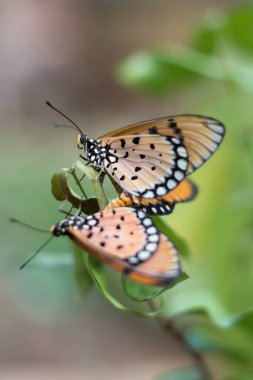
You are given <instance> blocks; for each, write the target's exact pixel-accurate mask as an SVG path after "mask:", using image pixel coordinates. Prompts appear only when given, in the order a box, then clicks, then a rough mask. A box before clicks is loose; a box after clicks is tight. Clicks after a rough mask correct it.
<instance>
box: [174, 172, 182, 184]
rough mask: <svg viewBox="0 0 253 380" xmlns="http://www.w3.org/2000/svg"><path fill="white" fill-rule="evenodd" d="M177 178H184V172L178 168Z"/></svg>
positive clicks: (179, 179)
mask: <svg viewBox="0 0 253 380" xmlns="http://www.w3.org/2000/svg"><path fill="white" fill-rule="evenodd" d="M174 175H175V178H176V179H177V180H178V181H181V180H182V179H183V178H184V173H183V172H181V171H180V170H177V171H175V174H174Z"/></svg>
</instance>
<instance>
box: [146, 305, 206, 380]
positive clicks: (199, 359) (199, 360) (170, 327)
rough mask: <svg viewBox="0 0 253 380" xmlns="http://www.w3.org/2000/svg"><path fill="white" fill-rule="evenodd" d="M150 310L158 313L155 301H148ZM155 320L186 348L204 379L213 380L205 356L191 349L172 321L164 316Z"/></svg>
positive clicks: (156, 317) (158, 316)
mask: <svg viewBox="0 0 253 380" xmlns="http://www.w3.org/2000/svg"><path fill="white" fill-rule="evenodd" d="M147 303H148V305H149V308H150V310H151V311H156V310H157V307H156V303H155V301H154V299H152V300H149V301H147ZM155 319H156V321H157V323H158V325H159V326H160V327H161V328H162V329H163V330H166V331H167V332H168V333H170V334H171V335H173V336H174V338H175V339H176V340H177V341H178V342H179V344H180V346H183V347H184V350H185V351H187V353H188V354H189V355H190V356H191V357H192V359H193V361H194V363H195V364H196V366H197V367H198V368H199V369H200V371H201V372H202V374H203V379H204V380H213V376H212V374H211V373H210V371H209V369H208V367H207V364H206V362H205V360H204V358H203V356H202V355H201V354H200V353H199V352H197V351H195V350H193V349H191V348H190V347H189V345H188V344H187V342H186V340H185V337H184V334H183V333H182V332H180V331H179V329H177V328H176V326H175V325H174V324H173V322H172V320H171V319H167V318H165V317H164V316H163V315H161V314H158V315H156V316H155Z"/></svg>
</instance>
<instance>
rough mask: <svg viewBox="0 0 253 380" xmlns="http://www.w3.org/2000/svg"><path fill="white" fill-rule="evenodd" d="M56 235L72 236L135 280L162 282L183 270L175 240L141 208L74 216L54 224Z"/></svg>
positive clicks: (156, 283)
mask: <svg viewBox="0 0 253 380" xmlns="http://www.w3.org/2000/svg"><path fill="white" fill-rule="evenodd" d="M51 232H52V234H53V235H54V236H62V235H67V236H69V237H70V238H71V239H72V240H73V241H74V242H75V243H76V244H77V245H78V246H80V247H81V248H82V249H84V250H86V251H87V252H88V253H90V254H92V255H94V256H95V257H97V258H98V259H99V260H101V261H103V262H105V263H106V264H109V265H110V266H111V267H113V268H115V269H116V270H118V271H120V272H122V273H124V274H125V275H126V276H128V277H129V278H130V279H132V280H133V281H137V282H140V283H142V284H147V285H156V286H163V285H165V284H168V283H170V282H172V281H174V280H175V279H176V278H177V277H178V276H179V275H180V273H181V266H180V262H179V256H178V252H177V250H176V248H175V247H174V245H173V244H172V242H171V241H170V240H169V239H168V238H167V237H166V236H165V235H163V234H161V233H160V232H159V231H158V230H157V228H156V227H155V225H154V223H153V221H152V220H151V218H150V217H149V216H147V215H146V214H145V213H144V212H143V211H142V210H138V209H135V208H129V207H120V208H114V209H108V210H104V211H101V212H98V213H96V214H93V215H90V216H87V217H85V218H84V217H83V216H80V215H79V216H72V217H70V218H68V219H64V220H63V221H61V222H59V223H57V224H55V225H54V226H52V228H51Z"/></svg>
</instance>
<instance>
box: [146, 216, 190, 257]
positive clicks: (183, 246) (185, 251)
mask: <svg viewBox="0 0 253 380" xmlns="http://www.w3.org/2000/svg"><path fill="white" fill-rule="evenodd" d="M152 219H153V220H154V222H155V224H156V226H157V228H158V230H159V231H160V232H162V233H163V234H164V235H166V236H168V238H169V239H171V241H172V242H173V243H174V244H175V246H176V248H177V250H178V252H179V253H180V255H182V256H183V257H185V258H189V256H190V250H189V247H188V245H187V243H186V241H185V240H184V239H183V238H181V237H180V236H179V235H178V234H177V233H176V232H175V231H173V230H172V228H171V227H169V226H168V225H167V224H166V223H165V222H164V221H163V219H162V218H161V217H159V216H154V217H152Z"/></svg>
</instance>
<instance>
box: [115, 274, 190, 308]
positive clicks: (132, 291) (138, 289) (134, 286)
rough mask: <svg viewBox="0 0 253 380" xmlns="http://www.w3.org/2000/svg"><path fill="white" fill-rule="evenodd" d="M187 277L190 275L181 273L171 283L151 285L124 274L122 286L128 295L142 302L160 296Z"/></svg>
mask: <svg viewBox="0 0 253 380" xmlns="http://www.w3.org/2000/svg"><path fill="white" fill-rule="evenodd" d="M187 278H189V277H188V276H187V274H186V273H181V275H180V276H179V277H178V278H176V279H175V281H173V282H172V283H171V284H169V285H166V286H151V285H142V284H139V283H138V282H135V281H132V280H130V279H129V278H128V277H127V276H122V286H123V289H124V292H125V293H126V295H127V296H128V297H130V298H132V299H133V300H135V301H138V302H142V301H148V300H150V299H152V298H154V297H157V296H159V295H160V294H162V293H163V292H165V291H166V290H168V289H171V288H173V287H174V286H175V285H177V284H178V283H179V282H182V281H185V280H187Z"/></svg>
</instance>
